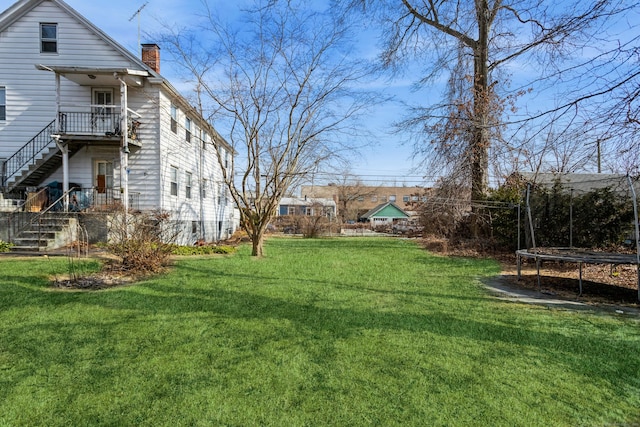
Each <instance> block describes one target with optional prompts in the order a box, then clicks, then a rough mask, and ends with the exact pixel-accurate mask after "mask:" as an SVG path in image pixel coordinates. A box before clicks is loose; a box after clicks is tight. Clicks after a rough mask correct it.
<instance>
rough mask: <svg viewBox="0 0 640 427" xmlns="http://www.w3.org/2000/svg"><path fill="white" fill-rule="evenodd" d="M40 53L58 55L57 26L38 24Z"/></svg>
mask: <svg viewBox="0 0 640 427" xmlns="http://www.w3.org/2000/svg"><path fill="white" fill-rule="evenodd" d="M40 52H42V53H58V24H40Z"/></svg>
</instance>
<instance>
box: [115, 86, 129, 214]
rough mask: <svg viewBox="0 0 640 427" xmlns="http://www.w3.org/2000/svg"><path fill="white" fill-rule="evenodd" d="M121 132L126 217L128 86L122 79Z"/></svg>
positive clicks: (121, 170) (121, 191)
mask: <svg viewBox="0 0 640 427" xmlns="http://www.w3.org/2000/svg"><path fill="white" fill-rule="evenodd" d="M117 78H118V80H119V81H120V132H121V133H122V149H121V150H120V185H121V187H120V194H121V195H122V199H123V200H122V206H123V207H124V212H125V215H126V214H127V212H128V211H129V130H128V128H127V111H128V100H127V84H126V83H125V82H124V80H122V79H121V78H120V77H117Z"/></svg>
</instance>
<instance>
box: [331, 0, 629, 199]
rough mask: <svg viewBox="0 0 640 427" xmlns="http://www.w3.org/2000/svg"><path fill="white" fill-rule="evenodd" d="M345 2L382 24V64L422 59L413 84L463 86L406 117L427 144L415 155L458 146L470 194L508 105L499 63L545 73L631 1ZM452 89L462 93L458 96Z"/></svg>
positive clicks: (480, 192) (482, 187)
mask: <svg viewBox="0 0 640 427" xmlns="http://www.w3.org/2000/svg"><path fill="white" fill-rule="evenodd" d="M345 1H346V3H348V5H349V6H350V7H353V6H359V7H362V8H363V9H364V10H365V11H366V12H370V14H371V15H373V14H375V13H377V14H378V16H379V17H380V18H382V19H383V20H384V22H386V23H387V24H388V25H387V26H386V27H385V28H386V29H387V30H388V31H387V32H386V40H385V47H386V48H385V50H384V51H383V53H382V61H383V63H384V64H385V65H387V66H395V65H397V64H399V63H402V62H403V61H404V60H406V59H408V58H416V57H417V58H421V59H426V58H429V59H430V60H429V62H428V64H429V65H426V66H425V67H424V70H423V74H422V75H421V76H419V78H418V79H417V80H418V84H419V85H422V84H426V83H429V82H431V81H432V78H433V77H436V76H438V75H440V72H441V71H448V72H450V73H451V76H452V77H451V78H452V79H455V80H456V81H457V82H458V83H461V84H462V85H463V87H462V89H464V90H463V91H460V90H459V89H461V88H460V87H457V88H456V89H457V90H456V91H454V92H451V91H449V92H448V94H447V99H446V101H445V102H444V103H441V104H437V105H435V106H432V107H431V108H425V109H420V110H419V111H414V113H416V112H417V113H418V114H417V115H415V116H414V117H413V119H414V123H416V124H419V123H420V122H422V123H423V124H422V128H421V129H422V131H423V132H424V133H426V138H424V139H426V140H427V144H430V147H432V148H434V147H435V148H434V149H433V150H429V149H427V150H424V151H423V153H424V152H429V153H430V154H433V155H434V157H435V158H438V159H439V161H442V160H441V159H442V157H438V156H439V155H440V154H443V153H444V154H447V153H451V152H452V151H451V150H450V148H451V146H450V145H451V142H452V140H457V141H461V143H463V144H466V148H465V149H464V151H462V153H463V154H464V155H463V156H462V162H461V163H464V164H465V165H466V170H467V171H468V172H467V173H468V176H469V180H470V183H471V198H472V199H474V200H479V199H482V198H483V197H484V196H485V193H486V190H487V183H488V166H489V162H488V159H489V152H490V149H491V147H492V145H493V144H494V143H496V138H497V137H498V136H499V132H498V131H496V130H499V127H500V126H502V125H503V124H504V111H506V110H508V104H509V100H508V99H507V98H506V96H507V94H508V93H509V92H508V88H507V87H506V85H507V83H508V78H507V76H508V71H507V70H505V68H506V66H507V65H510V64H513V63H515V62H516V61H518V62H519V63H521V64H525V65H529V64H536V63H537V64H540V65H538V69H537V70H536V74H537V77H536V78H541V77H544V76H548V75H551V74H553V73H555V72H557V70H558V68H559V61H558V60H559V59H560V58H563V57H565V56H567V55H568V54H569V53H570V52H571V50H572V49H579V48H580V47H582V46H585V45H587V43H589V42H593V41H594V40H595V35H594V34H593V32H590V31H591V30H593V29H594V28H596V26H597V25H598V24H600V23H601V22H602V21H603V20H606V19H608V18H610V17H611V16H613V15H615V14H617V13H620V12H621V11H623V10H625V9H627V8H629V7H633V6H630V5H629V4H627V3H626V2H625V1H624V0H591V1H584V0H580V1H573V2H565V3H563V4H559V3H558V2H553V1H550V0H549V1H546V0H474V1H432V0H424V1H418V0H384V1H381V0H376V1H375V2H374V1H370V0H345ZM343 3H344V2H343ZM434 56H435V58H434ZM465 82H466V83H465ZM450 89H451V86H450ZM460 94H466V95H467V96H468V98H469V99H468V100H466V99H464V98H462V99H460V98H458V95H460ZM511 95H512V96H517V93H511ZM452 96H453V97H452ZM577 97H578V96H577V95H575V94H574V99H576V98H577ZM425 120H426V121H427V125H426V126H425V125H424V123H425ZM429 121H430V122H431V123H432V124H431V125H429V124H428V123H429ZM434 122H435V125H434V124H433V123H434ZM447 131H448V132H449V133H447ZM453 131H455V132H453ZM451 132H453V133H451ZM443 135H444V137H443ZM452 137H453V138H452ZM454 152H455V151H454ZM458 152H460V150H458ZM458 169H459V168H458Z"/></svg>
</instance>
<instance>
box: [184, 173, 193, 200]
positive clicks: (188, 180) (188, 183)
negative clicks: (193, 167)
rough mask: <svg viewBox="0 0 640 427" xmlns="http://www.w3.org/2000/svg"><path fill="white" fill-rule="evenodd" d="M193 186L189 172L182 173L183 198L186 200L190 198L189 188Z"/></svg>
mask: <svg viewBox="0 0 640 427" xmlns="http://www.w3.org/2000/svg"><path fill="white" fill-rule="evenodd" d="M192 186H193V174H192V173H191V172H185V173H184V196H185V198H187V199H190V198H191V188H192Z"/></svg>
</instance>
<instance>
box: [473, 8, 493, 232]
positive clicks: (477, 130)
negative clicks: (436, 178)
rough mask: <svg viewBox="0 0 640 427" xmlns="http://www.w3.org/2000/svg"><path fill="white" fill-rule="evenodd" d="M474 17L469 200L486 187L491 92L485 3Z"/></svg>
mask: <svg viewBox="0 0 640 427" xmlns="http://www.w3.org/2000/svg"><path fill="white" fill-rule="evenodd" d="M476 13H477V18H478V42H477V44H476V45H475V47H474V76H473V112H474V123H473V135H472V139H471V142H470V143H471V147H469V148H470V154H471V200H472V201H477V200H482V199H484V198H485V195H486V192H487V187H488V178H487V174H488V167H489V144H490V141H489V127H488V126H489V106H490V104H491V93H490V88H489V76H488V74H489V69H488V62H489V31H490V27H491V23H490V21H489V4H488V3H487V1H486V0H479V1H478V3H477V6H476ZM479 219H480V218H479V212H478V210H477V208H475V207H474V208H472V215H471V231H472V233H473V235H474V237H478V236H479V234H480V221H479Z"/></svg>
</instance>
